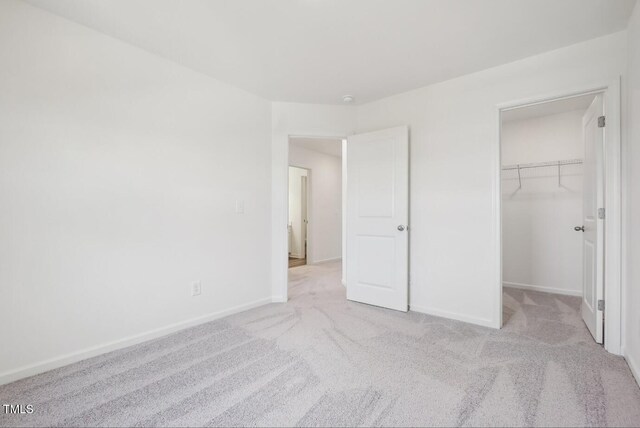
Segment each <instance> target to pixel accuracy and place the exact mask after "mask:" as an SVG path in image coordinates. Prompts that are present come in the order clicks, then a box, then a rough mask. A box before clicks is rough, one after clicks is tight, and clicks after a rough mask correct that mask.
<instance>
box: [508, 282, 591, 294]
mask: <svg viewBox="0 0 640 428" xmlns="http://www.w3.org/2000/svg"><path fill="white" fill-rule="evenodd" d="M502 286H503V287H511V288H518V289H520V290H532V291H540V292H542V293H553V294H563V295H565V296H578V297H581V296H582V290H565V289H562V288H554V287H545V286H542V285H531V284H522V283H519V282H508V281H503V282H502Z"/></svg>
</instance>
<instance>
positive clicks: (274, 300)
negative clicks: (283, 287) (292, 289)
mask: <svg viewBox="0 0 640 428" xmlns="http://www.w3.org/2000/svg"><path fill="white" fill-rule="evenodd" d="M287 301H288V299H286V298H284V297H282V296H272V297H271V302H272V303H287Z"/></svg>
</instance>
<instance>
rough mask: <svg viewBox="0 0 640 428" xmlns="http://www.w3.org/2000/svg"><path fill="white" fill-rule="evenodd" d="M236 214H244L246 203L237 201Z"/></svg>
mask: <svg viewBox="0 0 640 428" xmlns="http://www.w3.org/2000/svg"><path fill="white" fill-rule="evenodd" d="M236 214H244V201H243V200H241V199H238V200H237V201H236Z"/></svg>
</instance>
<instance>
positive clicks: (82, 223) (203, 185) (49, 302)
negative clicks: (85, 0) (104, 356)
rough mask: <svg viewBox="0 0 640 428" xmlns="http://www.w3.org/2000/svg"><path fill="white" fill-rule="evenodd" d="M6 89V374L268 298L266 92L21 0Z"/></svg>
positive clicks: (8, 35) (1, 373)
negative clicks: (240, 210)
mask: <svg viewBox="0 0 640 428" xmlns="http://www.w3.org/2000/svg"><path fill="white" fill-rule="evenodd" d="M0 94H1V96H0V201H1V205H2V209H0V287H1V290H0V294H1V298H0V325H1V326H2V346H0V382H6V381H8V380H11V379H13V378H16V377H19V376H23V375H26V374H32V373H35V372H37V371H40V370H43V369H48V368H52V367H55V366H57V365H60V364H63V363H69V362H72V361H74V360H76V359H78V358H81V357H86V356H89V355H93V354H97V353H100V352H102V351H104V350H106V349H113V348H116V347H118V346H121V345H123V344H127V343H133V342H136V341H139V340H142V339H144V338H148V337H150V336H153V335H160V334H163V333H166V332H167V331H169V330H170V329H172V328H178V327H180V326H184V325H186V324H188V323H189V322H198V321H203V320H206V319H208V317H210V316H211V317H215V316H217V315H220V314H224V313H228V312H229V311H233V310H235V309H238V308H246V307H249V306H251V305H257V304H261V303H265V302H267V301H270V296H271V289H270V284H269V283H268V281H265V278H268V277H269V274H270V262H269V260H268V257H267V258H265V254H269V251H270V226H269V225H270V218H269V215H268V213H269V210H270V205H271V204H270V175H271V167H270V164H269V162H268V161H267V162H265V159H269V157H270V143H269V141H270V136H271V135H270V134H271V123H270V118H271V115H270V103H269V102H267V101H265V100H263V99H261V98H258V97H256V96H254V95H251V94H248V93H246V92H243V91H240V90H238V89H235V88H232V87H230V86H228V85H226V84H222V83H219V82H217V81H215V80H213V79H211V78H209V77H206V76H204V75H202V74H199V73H196V72H193V71H190V70H188V69H185V68H183V67H181V66H178V65H176V64H174V63H172V62H169V61H166V60H164V59H161V58H159V57H157V56H154V55H152V54H150V53H147V52H145V51H142V50H139V49H137V48H134V47H131V46H129V45H126V44H124V43H121V42H119V41H117V40H115V39H113V38H110V37H108V36H105V35H102V34H101V33H98V32H95V31H93V30H90V29H87V28H85V27H83V26H80V25H77V24H74V23H72V22H70V21H66V20H64V19H62V18H59V17H56V16H54V15H51V14H49V13H47V12H45V11H42V10H40V9H36V8H34V7H32V6H29V5H27V4H24V3H21V2H17V1H12V0H7V1H2V2H0ZM236 200H241V201H244V214H236V213H235V205H236ZM265 213H267V215H265ZM246 260H252V265H251V269H246ZM197 280H200V281H202V295H201V296H199V297H191V295H190V284H191V282H192V281H197Z"/></svg>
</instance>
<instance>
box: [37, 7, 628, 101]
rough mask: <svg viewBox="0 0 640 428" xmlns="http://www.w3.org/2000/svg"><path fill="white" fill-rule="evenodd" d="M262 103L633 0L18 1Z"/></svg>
mask: <svg viewBox="0 0 640 428" xmlns="http://www.w3.org/2000/svg"><path fill="white" fill-rule="evenodd" d="M27 1H28V2H29V3H31V4H33V5H35V6H38V7H41V8H43V9H46V10H48V11H51V12H53V13H56V14H58V15H60V16H63V17H66V18H68V19H71V20H73V21H76V22H79V23H81V24H84V25H86V26H88V27H91V28H94V29H96V30H99V31H101V32H103V33H106V34H108V35H111V36H113V37H116V38H118V39H121V40H123V41H125V42H128V43H130V44H132V45H135V46H138V47H140V48H143V49H145V50H148V51H151V52H154V53H156V54H158V55H161V56H163V57H165V58H168V59H170V60H173V61H175V62H178V63H180V64H182V65H184V66H187V67H190V68H192V69H194V70H198V71H200V72H203V73H206V74H208V75H210V76H213V77H215V78H217V79H219V80H222V81H225V82H228V83H231V84H233V85H235V86H238V87H240V88H243V89H245V90H247V91H250V92H253V93H255V94H258V95H260V96H262V97H264V98H267V99H269V100H274V101H295V102H306V103H326V104H339V103H341V102H342V96H343V95H345V94H352V95H354V96H355V97H356V102H357V103H363V102H368V101H372V100H375V99H378V98H382V97H385V96H388V95H392V94H396V93H399V92H403V91H407V90H410V89H414V88H417V87H421V86H425V85H429V84H432V83H435V82H439V81H443V80H447V79H451V78H453V77H456V76H461V75H464V74H468V73H471V72H475V71H479V70H483V69H486V68H489V67H493V66H496V65H500V64H504V63H507V62H511V61H514V60H518V59H521V58H525V57H528V56H531V55H535V54H539V53H542V52H546V51H549V50H553V49H557V48H560V47H564V46H568V45H571V44H574V43H578V42H581V41H584V40H588V39H592V38H595V37H599V36H602V35H605V34H609V33H613V32H616V31H619V30H622V29H624V28H626V24H627V20H628V17H629V15H630V13H631V10H632V9H633V5H634V3H635V0H477V1H469V0H348V1H347V0H181V1H176V0H27Z"/></svg>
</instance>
